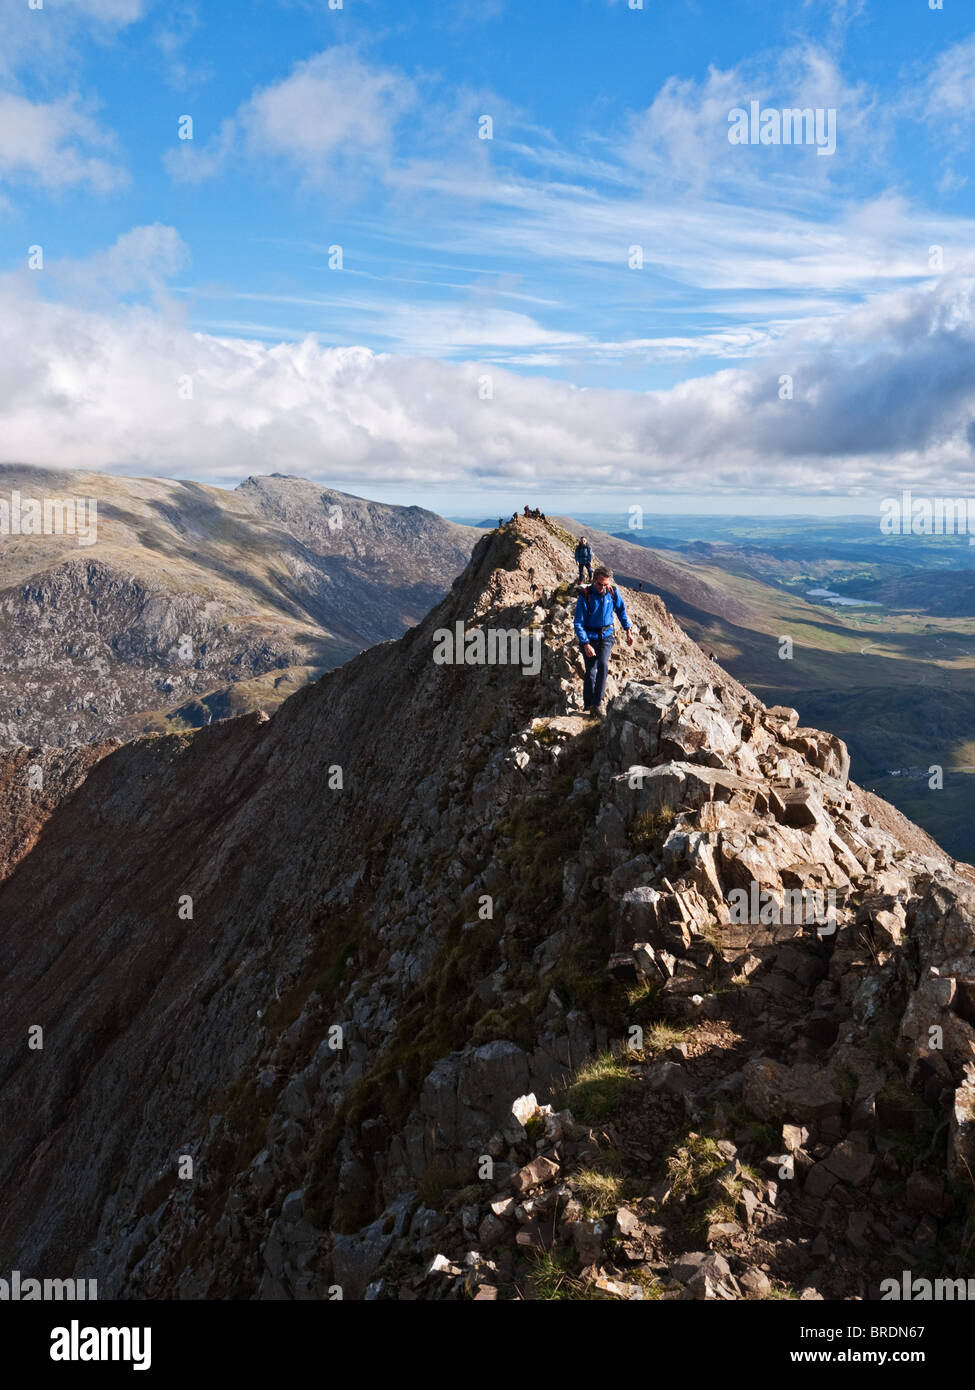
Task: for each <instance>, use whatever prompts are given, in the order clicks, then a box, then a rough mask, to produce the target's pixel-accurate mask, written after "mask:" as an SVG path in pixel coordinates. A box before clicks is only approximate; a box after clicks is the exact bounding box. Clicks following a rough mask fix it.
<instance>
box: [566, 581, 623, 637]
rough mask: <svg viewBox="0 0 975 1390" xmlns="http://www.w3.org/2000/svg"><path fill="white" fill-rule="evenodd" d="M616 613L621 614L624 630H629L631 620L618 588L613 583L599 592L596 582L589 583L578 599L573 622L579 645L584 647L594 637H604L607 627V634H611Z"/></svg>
mask: <svg viewBox="0 0 975 1390" xmlns="http://www.w3.org/2000/svg"><path fill="white" fill-rule="evenodd" d="M614 613H617V614H618V615H619V620H620V622H621V623H622V624H623V630H624V632H629V630H630V620H629V618H628V617H627V615H626V604H625V603H624V602H623V599H622V598H621V596H620V592H619V590H618V589H616V588H614V587H613V585H612V584H611V585H610V586H609V588H608V589H607V590H606V592H605V593H602V594H600V593H598V592H597V590H596V586H595V585H594V584H589V585H587V586H586V587H585V588H584V589H582V590H581V591H580V593H579V597H578V598H577V599H576V615H575V622H574V624H573V626H574V627H575V633H576V637H578V639H579V646H580V647H584V646H585V645H586V643H587V642H589V641H592V640H593V639H594V638H598V637H602V636H603V630H604V629H606V628H608V629H609V631H608V632H606V634H605V635H606V636H607V637H609V636H611V635H612V631H613V614H614Z"/></svg>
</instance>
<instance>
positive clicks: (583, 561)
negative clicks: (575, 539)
mask: <svg viewBox="0 0 975 1390" xmlns="http://www.w3.org/2000/svg"><path fill="white" fill-rule="evenodd" d="M575 558H576V564H577V565H578V566H579V580H578V582H579V583H580V584H581V583H582V571H583V570H585V571H586V573H587V574H588V576H589V582H590V584H591V583H592V546H591V545H590V544H589V542H588V541H587V540H586V538H585V536H580V537H579V544H578V545H577V546H576V551H575Z"/></svg>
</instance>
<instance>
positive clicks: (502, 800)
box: [0, 519, 975, 1300]
mask: <svg viewBox="0 0 975 1390" xmlns="http://www.w3.org/2000/svg"><path fill="white" fill-rule="evenodd" d="M572 545H573V540H572V537H571V536H570V535H569V534H568V533H567V532H565V531H564V530H563V529H562V528H561V527H560V526H559V525H558V524H555V523H545V522H542V521H536V520H529V519H519V520H518V521H516V522H512V523H510V524H509V525H507V526H506V527H504V528H503V529H501V530H498V531H494V532H492V533H491V534H489V535H488V536H485V537H484V538H483V539H481V540H480V541H479V542H478V544H477V545H476V547H475V549H474V553H473V555H472V557H471V561H470V563H469V565H468V566H467V568H466V569H465V570H464V572H463V573H462V574H461V575H460V576H459V578H458V579H457V580H456V581H455V582H454V584H453V587H452V588H451V590H450V592H449V594H448V595H447V596H446V598H444V599H443V601H442V602H440V603H439V604H438V606H437V607H436V608H435V609H434V610H433V611H432V612H431V613H429V614H428V615H427V617H425V618H424V619H423V620H422V621H421V622H420V623H419V624H418V625H417V626H416V627H414V628H412V629H411V630H410V631H409V632H408V633H407V634H406V635H405V636H403V637H402V638H400V639H399V640H398V641H396V642H392V643H385V644H383V645H381V646H378V647H374V648H371V649H370V650H368V651H365V652H363V653H362V654H361V655H360V656H358V657H356V658H355V659H354V660H352V661H351V662H349V663H348V665H346V666H344V667H342V668H341V669H339V670H336V671H332V672H330V673H328V674H326V675H325V676H323V677H322V678H321V679H320V680H319V681H318V682H317V683H316V684H314V685H311V686H308V687H306V688H304V689H302V690H300V691H299V692H298V693H297V694H295V695H293V696H292V697H291V698H290V699H288V700H287V701H286V702H285V703H284V704H283V705H282V706H281V707H280V708H279V709H278V710H277V712H276V713H275V714H274V715H273V717H271V718H270V719H267V718H266V717H265V718H263V719H261V718H259V717H257V716H253V715H251V716H245V717H241V718H237V719H230V720H227V721H226V722H224V723H222V724H218V725H214V726H212V727H210V728H206V729H202V730H199V731H197V732H195V733H188V734H182V735H176V734H172V735H165V736H153V737H148V738H143V739H139V740H136V741H134V742H133V743H130V744H128V745H126V746H124V747H121V748H114V747H111V746H107V745H103V746H99V747H98V748H92V749H90V750H86V751H85V758H84V760H83V762H78V761H77V759H75V760H74V761H71V760H70V759H68V760H65V759H63V758H62V760H61V761H60V762H58V761H57V759H54V758H53V757H52V758H51V759H49V760H48V761H45V762H42V763H39V764H38V763H33V764H32V763H31V762H30V759H29V756H28V755H26V754H23V753H17V754H9V755H5V760H4V763H3V765H2V766H0V778H2V779H3V783H4V785H5V786H6V787H7V788H8V791H9V794H8V797H7V798H5V805H6V806H7V807H8V811H7V823H6V824H5V825H4V827H3V837H4V838H3V842H2V843H0V850H2V851H3V858H4V862H6V863H8V864H9V865H11V866H12V868H11V871H10V872H9V874H8V877H7V879H6V881H5V882H4V883H3V884H2V886H0V922H2V923H3V924H4V925H3V926H2V928H0V949H2V957H3V964H4V971H3V987H2V989H3V997H2V1008H0V1041H2V1046H0V1057H2V1059H3V1061H2V1062H0V1115H2V1117H3V1118H2V1122H0V1123H2V1146H0V1184H2V1186H0V1191H2V1192H3V1193H4V1194H5V1195H4V1197H3V1199H2V1201H3V1206H2V1210H0V1263H5V1264H6V1266H7V1267H9V1268H17V1269H20V1270H23V1271H56V1272H59V1273H61V1274H63V1275H67V1274H69V1273H73V1274H75V1275H76V1276H77V1277H84V1278H95V1279H97V1281H98V1286H99V1296H100V1297H121V1298H216V1297H232V1298H264V1299H320V1298H329V1297H335V1296H336V1290H341V1294H342V1296H343V1297H345V1298H363V1297H364V1298H369V1299H400V1300H404V1299H405V1300H413V1299H427V1298H434V1299H436V1298H445V1297H446V1298H451V1297H477V1298H480V1299H496V1298H501V1299H508V1298H521V1297H526V1296H528V1297H543V1298H544V1297H556V1296H557V1297H564V1296H570V1297H580V1298H588V1297H609V1298H642V1297H663V1298H671V1297H674V1298H676V1297H699V1298H711V1297H721V1298H761V1297H766V1296H783V1295H786V1296H788V1295H792V1296H802V1297H824V1298H854V1297H876V1296H877V1290H878V1288H879V1287H880V1285H881V1281H882V1280H883V1279H884V1278H885V1277H888V1276H889V1275H891V1274H892V1272H894V1271H893V1266H896V1270H897V1271H900V1270H903V1269H914V1270H915V1271H916V1272H917V1273H919V1274H920V1273H922V1272H923V1270H924V1268H925V1267H926V1263H927V1262H929V1261H930V1258H931V1256H932V1255H933V1254H934V1253H935V1252H937V1254H938V1268H939V1269H940V1271H941V1272H942V1273H956V1272H957V1273H958V1274H959V1275H961V1274H963V1272H964V1270H965V1267H966V1259H967V1257H966V1255H965V1253H964V1250H965V1242H966V1241H967V1240H968V1238H969V1235H970V1229H969V1227H970V1222H971V1219H972V1208H971V1196H972V1188H971V1179H970V1173H971V1168H972V1165H973V1164H975V1119H973V1116H975V1068H973V1063H975V1026H973V1025H975V957H973V950H975V872H973V870H972V869H970V868H969V867H968V866H967V865H963V864H957V863H955V862H953V861H952V860H951V859H950V858H949V857H948V856H947V855H945V854H944V853H943V852H942V851H941V850H939V849H938V847H937V846H936V845H935V844H934V843H933V842H932V841H931V840H930V839H929V838H928V837H927V836H926V835H925V834H924V833H923V832H922V831H920V830H919V829H918V828H917V827H916V826H913V825H912V824H911V823H910V822H908V821H907V820H905V819H904V818H903V817H902V816H901V815H900V814H899V813H898V812H896V811H895V810H894V809H893V808H892V807H890V806H888V805H886V804H885V803H884V802H881V801H879V800H877V799H876V798H875V797H872V796H870V795H869V794H868V793H866V792H864V791H862V790H860V789H859V788H858V787H856V786H855V785H854V784H853V783H851V782H850V781H849V760H848V757H847V754H846V750H845V748H844V746H843V744H842V743H841V742H840V740H839V739H837V738H836V737H834V736H832V735H829V734H823V733H819V732H817V731H816V730H812V729H806V728H801V727H799V726H798V720H797V717H796V715H795V712H794V711H791V710H788V709H785V708H773V709H767V708H765V706H763V705H762V704H761V702H760V701H758V700H757V699H755V697H754V696H752V695H751V694H750V693H749V692H748V691H747V690H746V689H744V687H742V686H740V685H739V684H737V682H735V681H734V680H733V679H731V678H730V677H729V676H728V675H727V674H726V673H725V672H724V671H722V670H721V669H720V667H718V666H716V665H715V664H714V663H713V662H711V661H709V660H708V659H707V658H706V656H705V655H704V653H703V652H702V651H701V650H700V649H699V648H698V647H697V646H695V644H694V643H693V642H692V641H691V640H690V639H689V638H688V637H687V636H686V635H685V634H684V633H683V632H682V631H681V629H680V628H679V627H678V626H677V624H676V623H675V622H674V620H673V619H672V618H671V617H670V615H669V614H668V612H667V611H666V609H665V608H664V606H663V604H662V603H661V601H660V600H659V599H657V598H655V597H652V596H648V595H645V594H641V593H634V592H632V591H627V592H626V595H625V597H626V602H627V607H628V609H629V613H630V617H631V620H632V623H633V629H634V633H635V636H636V639H637V640H636V645H635V647H634V648H633V649H631V650H627V649H625V648H623V647H622V646H621V645H618V646H617V648H616V651H615V652H614V657H613V668H612V675H611V684H610V687H609V690H608V696H609V706H608V713H607V715H606V717H605V719H604V720H602V721H601V722H594V721H591V720H587V719H583V718H582V717H581V715H580V714H579V713H578V709H579V706H580V703H581V700H580V690H581V662H580V659H579V655H578V649H577V646H576V643H575V639H574V636H573V633H572V611H573V588H572V586H571V584H570V583H569V582H568V581H569V580H570V578H571V577H572V576H574V573H575V567H574V565H573V562H572ZM596 558H597V560H598V558H599V557H598V556H597V557H596ZM478 631H480V632H482V633H483V634H484V638H485V640H484V642H483V643H478V642H477V641H475V642H473V643H472V644H471V647H470V650H471V651H474V652H476V651H478V650H484V651H491V650H492V644H491V641H490V640H488V639H490V638H491V637H492V635H494V637H497V635H498V634H506V635H508V636H509V637H510V638H511V640H510V641H509V642H508V643H507V646H505V644H504V643H503V642H501V641H500V640H496V641H495V642H494V645H493V650H494V651H495V652H496V654H500V653H502V652H506V653H507V658H506V659H496V660H495V661H494V662H493V663H490V664H489V663H487V662H485V663H483V664H480V663H479V664H467V663H466V662H462V661H460V660H458V659H457V658H458V656H460V655H461V653H462V651H465V650H467V648H466V641H465V644H464V646H463V647H462V646H460V645H459V644H458V643H456V642H455V644H454V648H453V651H454V658H455V659H454V660H453V661H450V662H446V661H441V662H437V661H435V660H434V652H435V650H437V649H438V647H439V649H440V650H441V652H442V651H443V650H444V649H445V644H444V634H445V633H454V634H456V635H457V636H460V635H463V636H464V637H465V639H466V637H467V636H469V635H470V634H472V633H476V632H478ZM536 653H537V654H538V656H539V660H538V661H537V663H536V662H535V661H534V660H533V657H534V655H535V654H536ZM536 667H537V672H536V669H535V668H536ZM32 768H33V769H34V770H33V771H32ZM38 769H39V772H38ZM38 777H39V778H40V787H37V786H36V783H37V781H38ZM37 1029H41V1030H42V1033H41V1034H38V1033H37V1031H36V1030H37ZM38 1041H40V1043H41V1045H40V1046H38Z"/></svg>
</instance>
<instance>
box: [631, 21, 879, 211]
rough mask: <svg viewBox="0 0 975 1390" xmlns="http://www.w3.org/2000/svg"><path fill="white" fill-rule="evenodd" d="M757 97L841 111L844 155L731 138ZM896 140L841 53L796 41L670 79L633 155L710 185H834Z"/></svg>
mask: <svg viewBox="0 0 975 1390" xmlns="http://www.w3.org/2000/svg"><path fill="white" fill-rule="evenodd" d="M752 100H756V101H759V102H760V103H761V104H762V105H763V106H770V107H775V108H777V109H782V108H785V107H788V108H799V109H805V108H811V109H813V110H816V109H817V108H822V109H824V110H830V109H834V110H835V111H836V129H837V152H836V154H835V155H834V156H832V157H830V158H828V159H823V158H819V157H818V156H817V154H816V152H815V150H813V149H811V148H810V149H794V148H787V147H785V146H779V147H774V146H760V147H751V146H748V147H742V146H734V145H731V144H730V142H729V140H728V129H729V122H728V116H729V112H730V111H732V110H733V109H734V108H736V107H742V108H745V109H747V107H748V103H749V102H750V101H752ZM887 138H888V133H887V131H886V128H885V124H884V122H883V121H882V119H881V118H880V116H879V115H878V112H877V109H876V105H875V102H874V100H873V98H872V96H871V94H870V93H869V91H868V89H867V88H866V87H865V85H864V84H859V83H858V84H855V85H852V84H850V83H848V82H847V81H846V79H845V78H844V76H843V74H842V72H841V70H840V68H839V65H838V63H837V61H836V59H835V58H834V57H833V56H832V54H830V53H828V52H827V51H826V50H825V49H823V48H820V47H817V46H816V45H814V44H802V45H799V46H794V47H792V48H786V49H783V50H781V51H780V52H779V53H777V54H775V55H774V56H772V57H768V56H763V57H761V58H754V59H752V60H750V61H748V62H747V63H744V64H742V65H740V66H739V67H737V68H732V69H729V70H727V71H723V70H721V69H719V68H716V67H713V66H712V67H709V69H708V75H707V77H706V78H705V79H704V80H702V81H700V82H699V81H696V80H695V79H693V78H686V79H684V78H679V77H676V76H674V77H669V78H668V79H667V81H666V82H665V83H664V85H663V86H662V87H661V89H660V91H659V92H658V93H657V95H656V97H655V98H654V100H653V102H652V103H651V105H650V106H649V107H648V108H647V109H646V110H645V111H643V112H641V113H639V114H637V115H635V116H634V117H633V118H632V119H631V122H630V132H629V138H628V140H627V142H626V145H625V147H624V151H623V153H624V157H625V158H626V159H627V160H628V162H629V163H630V164H631V165H632V166H633V167H634V168H636V169H639V170H641V171H643V172H644V173H645V174H647V175H650V176H653V177H654V178H660V177H666V178H667V179H669V180H671V181H673V182H675V183H678V184H690V185H692V186H693V187H696V188H703V187H704V186H705V185H706V184H710V183H714V184H715V185H717V186H724V187H731V186H736V187H739V188H741V187H747V186H755V185H758V184H761V183H766V184H773V183H779V182H781V181H782V180H783V179H784V180H785V181H786V183H787V184H788V185H792V184H794V183H800V182H801V183H803V184H807V185H808V183H809V181H810V179H813V180H814V181H815V182H816V183H817V184H821V183H824V182H825V181H826V180H827V178H828V177H830V176H832V175H835V174H836V173H837V172H839V171H842V172H847V171H852V172H855V173H857V174H860V173H862V161H863V160H864V159H873V158H875V157H876V156H877V155H878V154H879V153H880V151H881V150H882V148H883V146H884V145H885V143H886V140H887Z"/></svg>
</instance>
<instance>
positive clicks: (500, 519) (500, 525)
mask: <svg viewBox="0 0 975 1390" xmlns="http://www.w3.org/2000/svg"><path fill="white" fill-rule="evenodd" d="M503 529H504V517H503V516H499V517H498V530H499V531H501V530H503Z"/></svg>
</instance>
